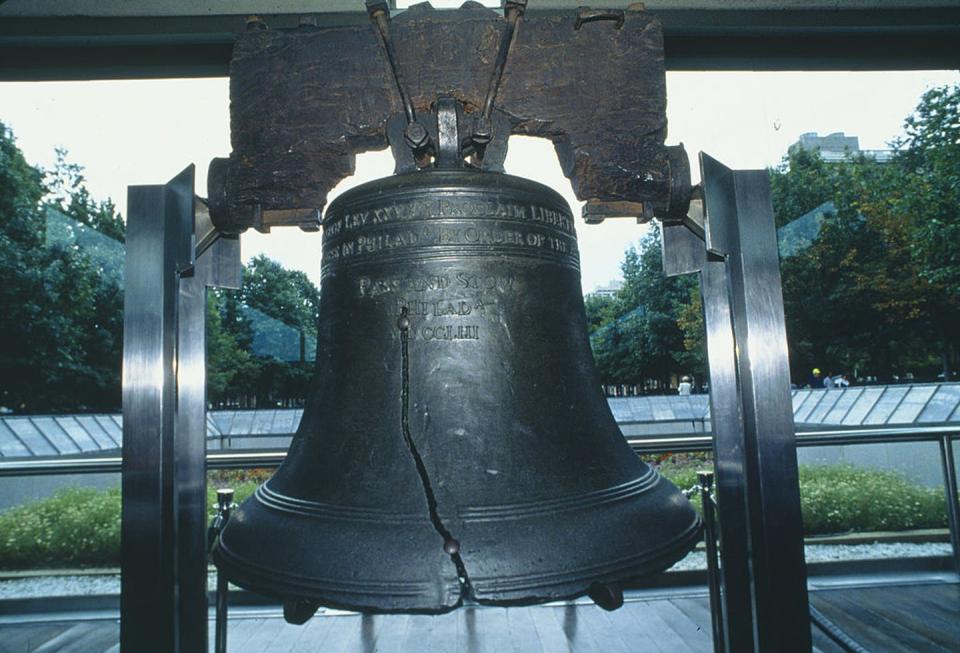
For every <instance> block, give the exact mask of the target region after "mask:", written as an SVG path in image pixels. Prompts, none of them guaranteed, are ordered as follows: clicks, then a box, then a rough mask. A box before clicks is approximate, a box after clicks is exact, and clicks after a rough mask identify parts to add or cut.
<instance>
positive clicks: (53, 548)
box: [0, 488, 120, 568]
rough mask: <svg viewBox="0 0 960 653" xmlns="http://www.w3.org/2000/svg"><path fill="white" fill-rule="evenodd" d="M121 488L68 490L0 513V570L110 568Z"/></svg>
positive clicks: (116, 550) (115, 559) (116, 548)
mask: <svg viewBox="0 0 960 653" xmlns="http://www.w3.org/2000/svg"><path fill="white" fill-rule="evenodd" d="M119 561H120V489H119V488H114V489H111V490H106V491H102V490H95V489H90V488H70V489H65V490H60V491H59V492H57V493H56V494H55V495H54V496H53V497H51V498H49V499H45V500H43V501H38V502H36V503H32V504H28V505H25V506H21V507H19V508H14V509H12V510H9V511H7V512H4V513H3V514H0V567H4V568H18V567H36V566H45V565H51V566H71V565H114V564H119Z"/></svg>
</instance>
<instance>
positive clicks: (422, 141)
mask: <svg viewBox="0 0 960 653" xmlns="http://www.w3.org/2000/svg"><path fill="white" fill-rule="evenodd" d="M403 139H404V140H405V141H406V142H407V145H409V146H410V147H412V148H413V149H415V150H419V149H421V148H422V147H424V146H426V144H427V142H428V141H429V140H430V135H429V134H428V133H427V130H426V128H425V127H424V126H423V125H421V124H420V123H418V122H412V123H410V124H409V125H407V129H406V130H405V131H404V132H403Z"/></svg>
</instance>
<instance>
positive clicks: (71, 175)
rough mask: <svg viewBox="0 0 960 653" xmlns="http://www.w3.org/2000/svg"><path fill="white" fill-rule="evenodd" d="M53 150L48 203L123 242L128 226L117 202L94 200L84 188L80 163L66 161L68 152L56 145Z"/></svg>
mask: <svg viewBox="0 0 960 653" xmlns="http://www.w3.org/2000/svg"><path fill="white" fill-rule="evenodd" d="M56 153H57V163H56V165H55V166H54V168H53V170H50V171H48V172H47V173H46V178H47V183H48V189H49V192H48V195H47V199H46V201H47V204H48V205H49V206H53V207H54V208H56V209H57V210H59V211H60V212H61V213H65V214H67V215H69V216H70V217H72V218H73V219H74V220H76V221H77V222H80V223H83V224H85V225H88V226H90V227H93V228H94V229H96V230H97V231H99V232H100V233H102V234H104V235H105V236H109V237H110V238H113V239H114V240H118V241H120V242H121V243H122V242H123V240H124V237H125V236H126V232H127V226H126V224H125V223H124V221H123V217H122V216H121V215H120V214H119V213H117V207H116V205H115V204H114V203H113V201H112V200H110V199H109V198H108V199H106V200H104V201H101V202H96V201H94V199H93V198H92V197H91V196H90V191H89V190H87V187H86V178H85V177H84V176H83V166H80V165H78V164H76V163H70V162H69V161H67V151H66V150H64V149H62V148H57V150H56Z"/></svg>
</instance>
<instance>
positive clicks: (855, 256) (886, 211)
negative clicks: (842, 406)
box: [771, 86, 960, 384]
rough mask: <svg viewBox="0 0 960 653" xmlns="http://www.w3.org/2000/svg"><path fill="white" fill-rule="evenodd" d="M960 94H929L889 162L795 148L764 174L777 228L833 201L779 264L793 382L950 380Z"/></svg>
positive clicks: (957, 300) (958, 257)
mask: <svg viewBox="0 0 960 653" xmlns="http://www.w3.org/2000/svg"><path fill="white" fill-rule="evenodd" d="M958 101H960V86H958V87H954V88H953V89H935V90H934V91H930V92H928V93H927V94H925V95H924V97H923V99H922V100H921V103H920V106H919V107H918V108H917V111H916V112H915V114H914V115H912V116H911V117H909V118H908V119H907V121H906V128H907V138H906V139H905V140H903V141H901V143H900V144H899V153H898V155H897V157H896V158H895V160H894V162H892V163H883V164H880V163H877V162H876V161H874V160H873V159H870V158H866V157H863V156H859V157H851V158H849V159H848V160H847V161H844V162H839V163H827V162H825V161H823V159H821V157H820V156H819V154H818V153H817V152H810V151H805V150H791V152H790V153H789V155H788V157H787V158H786V159H785V160H784V163H783V165H781V166H780V168H778V169H777V170H772V171H771V187H772V194H773V204H774V211H775V216H776V221H777V224H778V225H784V224H786V223H788V222H789V221H790V220H792V219H794V218H797V217H799V216H801V215H803V214H804V213H807V212H808V211H810V210H812V209H813V208H816V207H818V206H820V205H821V204H824V203H826V202H831V203H832V205H833V207H834V208H835V211H833V212H829V213H827V215H825V216H824V217H823V220H822V222H821V227H820V231H819V234H818V235H817V237H816V239H815V240H814V241H813V242H812V243H811V244H810V245H809V246H808V247H806V248H804V249H801V250H800V251H798V252H796V253H795V254H794V255H792V256H788V257H785V258H783V260H782V261H781V272H782V279H783V296H784V309H785V312H786V317H787V335H788V340H789V343H790V359H791V367H792V369H793V376H794V380H795V382H797V383H798V384H802V383H804V381H805V379H806V376H807V374H808V373H809V371H810V369H811V368H813V367H820V368H823V369H824V370H825V371H826V372H827V373H828V374H829V373H831V372H832V373H837V372H848V373H855V374H858V375H860V376H867V375H870V376H875V377H877V378H879V379H880V380H882V381H889V380H891V379H892V378H893V377H895V376H902V375H903V374H904V373H906V372H912V373H914V374H916V375H918V376H921V377H928V378H932V377H934V376H935V375H936V374H937V372H942V373H943V374H944V378H949V372H950V370H951V369H955V367H956V364H957V353H956V341H957V334H958V333H960V293H958V292H957V289H958V288H960V286H958V285H957V283H956V282H957V279H958V278H960V276H957V271H958V270H960V266H957V265H956V263H957V261H960V254H958V252H957V248H956V247H955V243H956V242H958V241H960V231H956V232H955V231H954V229H960V219H958V218H957V216H958V215H960V214H958V211H960V208H958V207H960V123H958V122H957V119H956V118H957V111H958V110H957V103H958Z"/></svg>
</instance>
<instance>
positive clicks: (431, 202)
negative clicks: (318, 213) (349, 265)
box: [323, 197, 574, 237]
mask: <svg viewBox="0 0 960 653" xmlns="http://www.w3.org/2000/svg"><path fill="white" fill-rule="evenodd" d="M443 218H494V219H496V218H500V219H506V220H516V221H518V222H531V223H536V224H542V225H545V226H548V227H553V228H555V229H559V230H560V231H563V232H565V233H568V234H573V233H574V226H573V218H572V217H571V216H570V215H569V214H568V213H566V212H565V211H561V210H558V209H555V208H549V207H545V206H541V205H538V204H522V203H520V202H513V201H507V200H500V199H487V198H482V197H439V198H436V199H415V200H409V201H405V202H392V203H390V204H387V205H385V206H377V207H370V208H362V209H358V210H354V211H349V212H346V213H344V214H343V215H342V216H333V218H332V219H329V218H328V219H327V221H325V223H324V225H323V231H324V236H325V237H326V236H331V237H332V236H337V235H339V234H341V233H343V232H349V231H354V230H356V229H361V228H363V227H369V226H376V225H384V224H390V223H395V222H404V221H409V220H430V219H443Z"/></svg>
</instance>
